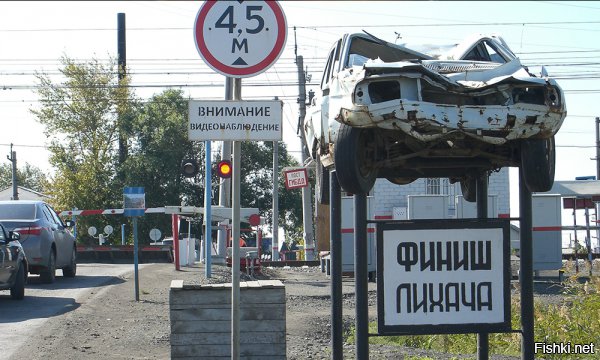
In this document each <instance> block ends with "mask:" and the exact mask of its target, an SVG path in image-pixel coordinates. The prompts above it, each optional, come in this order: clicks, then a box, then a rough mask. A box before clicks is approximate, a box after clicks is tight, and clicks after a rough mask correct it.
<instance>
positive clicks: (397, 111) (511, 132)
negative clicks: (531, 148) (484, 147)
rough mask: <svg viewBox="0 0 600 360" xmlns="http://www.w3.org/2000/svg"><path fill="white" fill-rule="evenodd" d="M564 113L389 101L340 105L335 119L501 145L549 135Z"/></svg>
mask: <svg viewBox="0 0 600 360" xmlns="http://www.w3.org/2000/svg"><path fill="white" fill-rule="evenodd" d="M564 116H565V113H564V112H553V111H549V110H548V108H547V107H545V106H541V105H532V104H515V105H511V106H500V105H492V106H490V105H487V106H456V105H445V104H444V105H439V104H432V103H426V102H415V101H404V100H391V101H386V102H383V103H378V104H371V105H358V106H353V107H352V108H342V109H341V111H340V116H339V117H338V118H337V119H338V120H339V121H341V122H343V123H346V124H348V125H350V126H353V127H361V128H381V129H388V130H400V131H402V132H404V133H406V134H407V135H409V136H411V137H413V138H415V139H418V140H420V141H423V142H429V141H434V140H436V139H439V138H451V137H452V133H462V134H465V135H467V136H471V137H474V138H477V139H479V140H480V141H483V142H486V143H490V144H495V145H501V144H504V143H506V142H507V141H510V140H516V139H526V138H535V137H540V138H548V137H551V136H552V135H554V134H555V133H556V131H558V129H559V128H560V126H561V124H562V121H563V119H564Z"/></svg>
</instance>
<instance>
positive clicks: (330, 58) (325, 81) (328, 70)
mask: <svg viewBox="0 0 600 360" xmlns="http://www.w3.org/2000/svg"><path fill="white" fill-rule="evenodd" d="M334 52H335V51H334V49H331V52H330V53H329V56H328V57H327V64H326V65H325V69H324V70H323V78H322V79H321V90H324V89H325V88H327V87H328V82H329V75H330V74H331V66H332V65H333V54H334Z"/></svg>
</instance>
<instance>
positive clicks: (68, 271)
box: [62, 248, 77, 278]
mask: <svg viewBox="0 0 600 360" xmlns="http://www.w3.org/2000/svg"><path fill="white" fill-rule="evenodd" d="M62 273H63V276H64V277H69V278H74V277H75V275H76V274H77V251H76V250H75V248H73V254H72V255H71V263H70V264H69V266H67V267H65V268H63V269H62Z"/></svg>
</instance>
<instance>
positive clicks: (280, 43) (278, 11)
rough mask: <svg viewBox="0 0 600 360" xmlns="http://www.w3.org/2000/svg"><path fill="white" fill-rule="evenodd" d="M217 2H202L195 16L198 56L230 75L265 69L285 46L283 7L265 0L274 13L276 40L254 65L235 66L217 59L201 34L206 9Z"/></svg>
mask: <svg viewBox="0 0 600 360" xmlns="http://www.w3.org/2000/svg"><path fill="white" fill-rule="evenodd" d="M216 3H217V1H215V0H210V1H207V2H205V3H204V5H202V7H201V8H200V10H199V11H198V15H197V16H196V22H195V24H194V42H195V43H196V49H197V50H198V53H199V54H200V56H201V57H202V58H203V59H204V61H206V63H207V64H208V65H209V66H210V67H211V68H212V69H213V70H215V71H217V72H219V73H221V74H223V75H225V76H232V77H250V76H254V75H258V74H260V73H261V72H263V71H265V70H267V69H268V68H269V67H271V65H273V64H274V63H275V61H277V59H278V58H279V56H280V55H281V53H282V52H283V48H284V47H285V40H286V38H287V23H286V19H285V15H284V13H283V9H282V8H281V6H280V5H279V3H278V2H277V1H265V3H266V4H267V5H268V6H269V7H270V8H271V10H272V11H273V13H274V14H275V18H276V20H277V40H275V46H274V47H273V50H271V52H270V53H269V54H268V55H267V57H265V58H264V60H262V61H261V62H259V63H258V64H256V65H253V66H250V67H247V68H236V67H232V66H229V65H225V64H223V63H222V62H220V61H219V60H217V59H216V58H215V57H214V56H213V55H212V54H211V53H210V51H209V50H208V47H207V46H206V43H205V42H204V37H203V36H202V25H203V24H204V21H205V20H206V16H207V15H208V11H209V10H210V9H211V8H212V7H213V6H214V5H215V4H216ZM200 20H201V21H200Z"/></svg>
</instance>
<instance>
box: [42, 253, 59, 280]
mask: <svg viewBox="0 0 600 360" xmlns="http://www.w3.org/2000/svg"><path fill="white" fill-rule="evenodd" d="M40 279H41V280H42V282H44V283H46V284H52V283H53V282H54V280H55V279H56V255H54V251H52V250H50V255H49V257H48V266H47V267H46V268H44V269H43V270H42V271H40Z"/></svg>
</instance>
